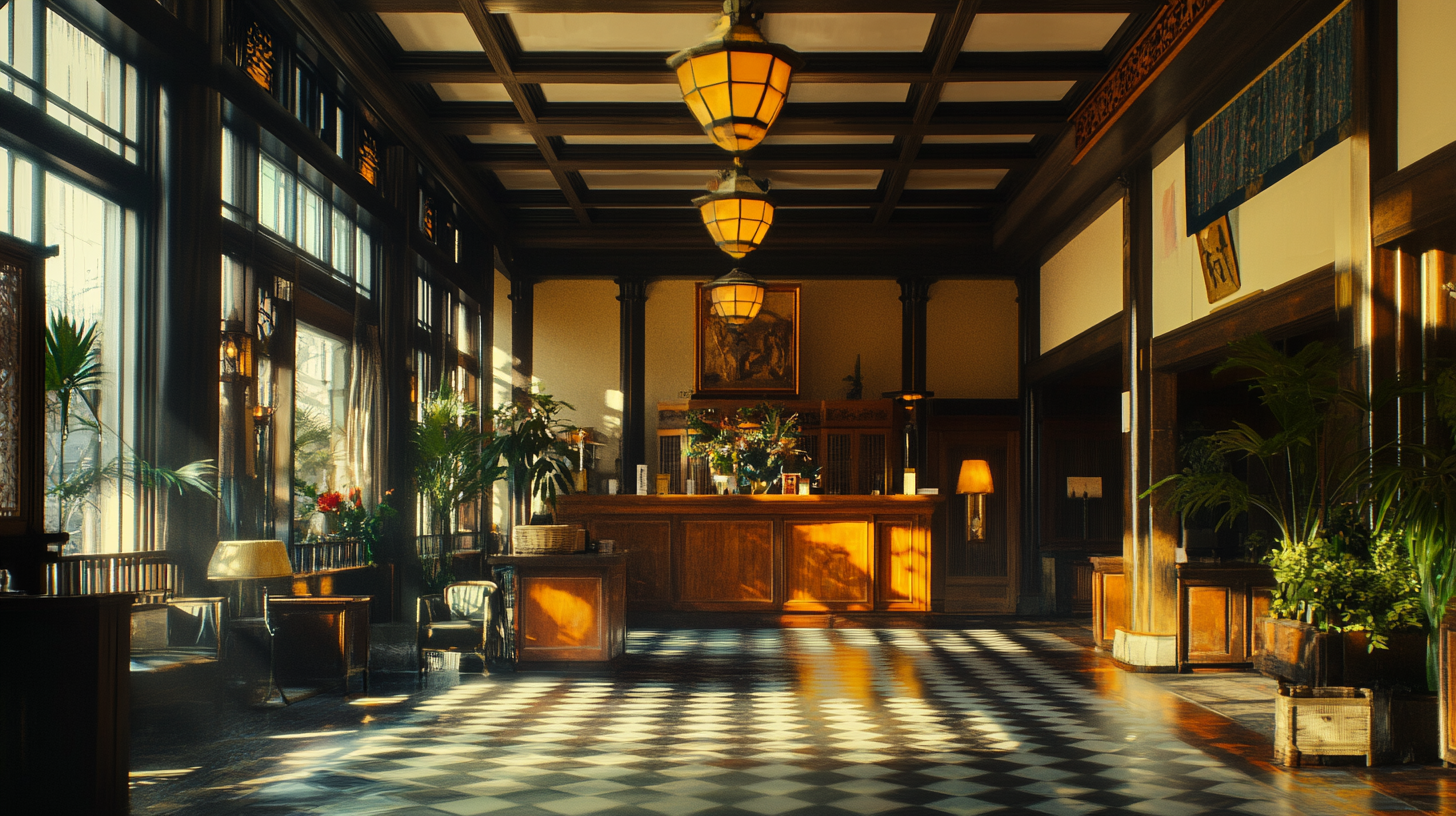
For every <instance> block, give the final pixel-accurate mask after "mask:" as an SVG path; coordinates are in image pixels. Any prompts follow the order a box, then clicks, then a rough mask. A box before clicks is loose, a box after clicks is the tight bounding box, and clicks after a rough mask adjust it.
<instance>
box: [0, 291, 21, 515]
mask: <svg viewBox="0 0 1456 816" xmlns="http://www.w3.org/2000/svg"><path fill="white" fill-rule="evenodd" d="M21 273H22V271H21V269H20V267H18V266H15V265H13V264H5V263H0V516H3V517H5V518H18V517H19V516H20V509H21V508H20V468H21V463H20V458H21V456H20V429H21V422H22V420H21V416H20V413H21V399H22V397H21V382H20V378H21V374H20V369H21V365H22V360H21V337H22V335H21V314H22V313H23V309H24V305H25V304H24V295H25V291H24V285H23V279H22V274H21Z"/></svg>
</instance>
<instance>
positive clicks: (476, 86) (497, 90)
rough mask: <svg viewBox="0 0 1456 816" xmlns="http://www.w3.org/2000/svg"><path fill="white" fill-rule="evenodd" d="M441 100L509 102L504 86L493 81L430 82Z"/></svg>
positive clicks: (509, 96)
mask: <svg viewBox="0 0 1456 816" xmlns="http://www.w3.org/2000/svg"><path fill="white" fill-rule="evenodd" d="M432 87H433V88H434V89H435V93H436V94H438V95H439V97H440V101H441V102H509V101H511V95H510V94H508V93H506V86H504V85H501V84H499V83H495V82H435V83H432Z"/></svg>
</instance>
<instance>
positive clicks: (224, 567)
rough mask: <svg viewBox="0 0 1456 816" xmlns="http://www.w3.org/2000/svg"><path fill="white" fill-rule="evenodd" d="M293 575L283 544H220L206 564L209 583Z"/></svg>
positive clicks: (285, 546) (274, 542)
mask: <svg viewBox="0 0 1456 816" xmlns="http://www.w3.org/2000/svg"><path fill="white" fill-rule="evenodd" d="M292 574H293V565H292V564H291V563H289V561H288V546H287V545H286V544H284V543H283V542H282V541H266V540H265V541H219V542H217V549H215V550H213V551H212V559H211V560H209V561H208V562H207V578H208V580H210V581H240V580H243V579H247V578H282V577H284V576H287V575H292Z"/></svg>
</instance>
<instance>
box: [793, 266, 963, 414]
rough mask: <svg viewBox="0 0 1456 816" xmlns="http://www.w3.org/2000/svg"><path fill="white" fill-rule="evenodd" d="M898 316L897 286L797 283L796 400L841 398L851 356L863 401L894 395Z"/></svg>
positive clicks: (897, 378) (850, 368) (846, 388)
mask: <svg viewBox="0 0 1456 816" xmlns="http://www.w3.org/2000/svg"><path fill="white" fill-rule="evenodd" d="M936 286H940V284H936ZM934 297H935V292H934V290H932V292H931V298H932V299H933V298H934ZM900 314H901V304H900V284H898V283H896V282H895V281H892V280H877V281H858V280H855V281H850V280H839V281H819V280H811V281H804V282H803V283H802V284H800V287H799V322H800V325H801V328H800V333H799V362H800V365H799V394H800V396H802V397H803V398H804V399H806V400H840V399H844V397H845V394H846V393H848V391H849V383H847V382H845V381H844V378H845V377H847V376H849V375H850V374H853V373H854V356H855V355H856V354H858V355H859V356H860V374H861V376H862V378H863V381H864V397H865V398H866V399H879V396H880V394H883V393H884V392H886V391H898V390H899V389H900Z"/></svg>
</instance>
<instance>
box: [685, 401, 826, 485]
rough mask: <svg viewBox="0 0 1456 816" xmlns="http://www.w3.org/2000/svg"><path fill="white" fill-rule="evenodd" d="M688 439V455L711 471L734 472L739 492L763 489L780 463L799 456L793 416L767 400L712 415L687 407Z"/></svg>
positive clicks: (775, 475) (779, 469)
mask: <svg viewBox="0 0 1456 816" xmlns="http://www.w3.org/2000/svg"><path fill="white" fill-rule="evenodd" d="M688 434H689V437H690V438H691V439H692V442H691V443H690V444H689V446H688V456H690V457H693V458H705V459H707V460H708V463H709V466H710V467H711V468H712V469H713V471H714V472H715V473H719V474H724V475H736V478H737V480H738V488H739V490H740V491H746V490H755V492H760V493H761V492H764V491H766V490H768V489H769V487H771V486H772V485H773V483H774V482H776V481H778V479H779V477H780V476H782V475H783V472H784V466H785V465H786V464H793V463H796V462H797V460H799V459H800V458H802V457H803V456H804V452H803V451H801V450H800V449H799V415H798V414H789V415H787V416H785V415H784V407H783V406H782V405H774V404H771V403H767V402H762V403H759V404H758V405H756V406H754V407H752V408H739V409H738V410H737V411H734V412H731V413H725V414H724V415H723V416H722V417H721V418H712V417H710V416H709V415H707V414H705V413H704V412H701V411H689V412H688Z"/></svg>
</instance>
